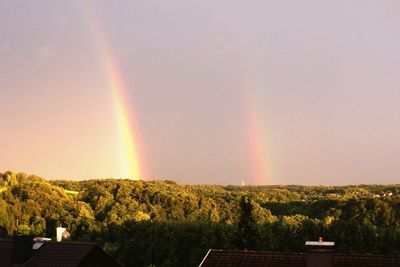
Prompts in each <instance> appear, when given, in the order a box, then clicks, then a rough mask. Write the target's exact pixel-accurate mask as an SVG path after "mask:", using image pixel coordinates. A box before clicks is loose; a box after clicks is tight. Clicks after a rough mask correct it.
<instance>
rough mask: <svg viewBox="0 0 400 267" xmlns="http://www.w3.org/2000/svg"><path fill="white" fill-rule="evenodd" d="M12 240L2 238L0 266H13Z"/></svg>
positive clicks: (0, 241) (0, 239)
mask: <svg viewBox="0 0 400 267" xmlns="http://www.w3.org/2000/svg"><path fill="white" fill-rule="evenodd" d="M12 248H13V247H12V240H8V239H2V238H0V267H3V266H4V267H8V266H12Z"/></svg>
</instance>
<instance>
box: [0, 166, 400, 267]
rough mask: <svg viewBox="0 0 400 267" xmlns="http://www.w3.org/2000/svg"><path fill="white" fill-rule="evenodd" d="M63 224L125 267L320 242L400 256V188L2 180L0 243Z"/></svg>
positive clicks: (190, 262) (189, 262) (5, 176)
mask: <svg viewBox="0 0 400 267" xmlns="http://www.w3.org/2000/svg"><path fill="white" fill-rule="evenodd" d="M58 225H62V226H64V227H66V228H67V229H68V230H69V231H70V232H71V238H72V239H74V240H92V241H96V242H97V243H98V244H99V245H101V246H103V248H105V249H106V250H107V251H108V252H110V253H112V254H113V255H114V256H115V257H117V258H118V259H120V260H121V261H122V262H124V263H126V264H127V265H128V266H130V265H132V266H133V265H134V266H148V265H150V264H155V265H156V266H196V264H198V263H199V259H200V258H201V257H202V256H204V253H205V252H206V251H207V250H208V249H209V248H211V247H213V248H231V249H235V248H247V249H255V250H258V249H260V250H287V251H301V250H302V249H303V244H304V241H305V240H308V239H317V237H318V236H320V235H323V236H324V237H326V238H327V239H331V240H334V241H336V242H337V244H338V246H337V249H338V250H339V251H342V252H347V251H351V252H370V253H378V252H379V253H399V252H400V251H399V248H400V185H360V186H335V187H332V186H296V185H290V186H217V185H191V186H188V185H179V184H177V183H175V182H173V181H132V180H116V179H107V180H88V181H79V182H76V181H47V180H44V179H42V178H40V177H38V176H35V175H26V174H24V173H14V172H5V173H0V237H6V236H11V235H12V234H13V233H15V232H19V233H24V234H33V235H37V236H47V237H53V236H54V234H55V227H56V226H58ZM177 259H179V260H177Z"/></svg>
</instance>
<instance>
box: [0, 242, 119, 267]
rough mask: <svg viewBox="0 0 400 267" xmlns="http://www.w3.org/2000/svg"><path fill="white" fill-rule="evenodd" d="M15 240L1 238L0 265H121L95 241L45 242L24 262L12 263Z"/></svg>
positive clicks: (56, 266)
mask: <svg viewBox="0 0 400 267" xmlns="http://www.w3.org/2000/svg"><path fill="white" fill-rule="evenodd" d="M12 251H13V241H12V240H7V239H0V267H17V266H21V267H86V266H107V267H121V266H122V265H121V264H119V263H118V262H117V261H115V260H114V259H113V258H112V257H111V256H110V255H109V254H107V253H106V252H105V251H103V250H102V249H101V248H99V247H98V246H97V245H96V244H94V243H88V242H43V245H42V246H40V247H39V248H38V249H37V250H33V256H32V257H30V259H28V260H27V261H26V262H25V263H24V264H20V265H16V264H14V265H13V264H12V253H13V252H12Z"/></svg>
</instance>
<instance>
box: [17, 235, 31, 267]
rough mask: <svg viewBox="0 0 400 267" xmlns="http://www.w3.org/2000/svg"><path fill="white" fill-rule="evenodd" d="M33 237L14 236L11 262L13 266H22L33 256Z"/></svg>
mask: <svg viewBox="0 0 400 267" xmlns="http://www.w3.org/2000/svg"><path fill="white" fill-rule="evenodd" d="M32 246H33V236H26V235H14V236H13V250H12V262H13V264H24V263H25V262H26V261H27V260H28V259H30V258H31V257H32V255H33V249H32Z"/></svg>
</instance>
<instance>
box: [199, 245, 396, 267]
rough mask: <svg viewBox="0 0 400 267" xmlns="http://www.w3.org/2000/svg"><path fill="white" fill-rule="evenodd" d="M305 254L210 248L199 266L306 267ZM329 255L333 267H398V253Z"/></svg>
mask: <svg viewBox="0 0 400 267" xmlns="http://www.w3.org/2000/svg"><path fill="white" fill-rule="evenodd" d="M311 254H312V253H310V255H311ZM307 255H308V254H307V253H290V252H266V251H243V250H217V249H210V250H209V251H208V253H207V255H206V256H205V257H204V259H203V261H202V262H201V264H200V266H199V267H225V266H226V267H228V266H230V267H260V266H263V267H284V266H285V267H307ZM331 255H332V256H333V257H332V258H333V266H335V267H358V266H360V267H400V255H372V254H338V253H332V254H331Z"/></svg>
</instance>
